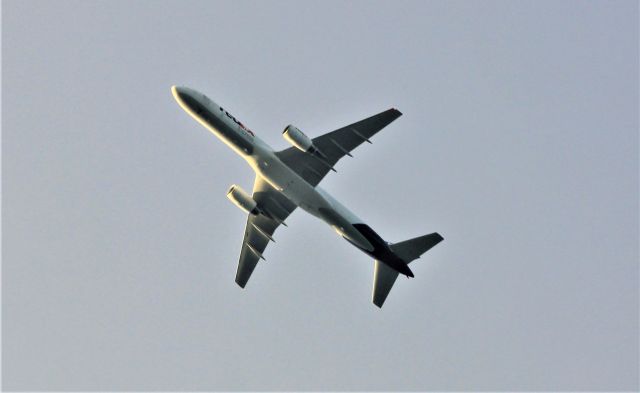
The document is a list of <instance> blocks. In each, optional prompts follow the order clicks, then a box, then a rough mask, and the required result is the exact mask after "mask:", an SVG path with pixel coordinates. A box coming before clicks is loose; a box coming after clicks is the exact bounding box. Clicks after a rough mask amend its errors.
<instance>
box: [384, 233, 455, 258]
mask: <svg viewBox="0 0 640 393" xmlns="http://www.w3.org/2000/svg"><path fill="white" fill-rule="evenodd" d="M442 240H444V238H443V237H442V236H440V234H439V233H437V232H434V233H431V234H429V235H424V236H420V237H416V238H414V239H411V240H405V241H403V242H400V243H395V244H391V245H390V247H391V250H392V251H393V253H394V254H396V255H397V256H399V257H400V258H402V259H403V260H404V261H405V262H406V263H409V262H411V261H413V260H414V259H418V258H420V255H422V254H424V253H425V252H427V251H429V250H430V249H431V248H432V247H433V246H435V245H436V244H438V243H440V242H441V241H442Z"/></svg>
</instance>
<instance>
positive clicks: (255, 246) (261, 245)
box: [236, 176, 296, 288]
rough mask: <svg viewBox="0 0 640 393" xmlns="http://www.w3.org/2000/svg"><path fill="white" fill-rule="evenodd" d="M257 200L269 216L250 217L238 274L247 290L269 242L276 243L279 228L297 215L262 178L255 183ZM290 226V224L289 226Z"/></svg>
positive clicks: (286, 201)
mask: <svg viewBox="0 0 640 393" xmlns="http://www.w3.org/2000/svg"><path fill="white" fill-rule="evenodd" d="M253 199H254V200H255V201H256V202H257V203H258V208H260V209H261V210H262V211H263V212H265V213H266V214H268V216H267V215H265V214H258V215H253V214H249V217H248V218H247V224H246V226H245V229H244V240H243V241H242V250H241V251H240V261H239V262H238V271H237V272H236V283H237V284H238V285H240V286H241V287H242V288H244V286H245V285H247V281H249V277H251V273H253V270H254V269H255V267H256V265H257V264H258V261H259V260H260V259H264V257H263V256H262V253H263V252H264V250H265V248H267V244H269V241H273V233H274V232H275V230H276V228H278V226H279V225H280V224H282V223H284V220H285V219H286V218H287V217H288V216H289V214H291V212H293V211H294V210H295V208H296V205H295V204H294V203H292V202H291V201H290V200H288V199H287V198H286V197H285V196H284V195H282V193H280V192H279V191H277V190H276V189H274V188H273V187H271V185H269V183H267V182H265V181H264V180H263V179H262V178H261V177H260V176H256V180H255V182H254V184H253ZM285 225H286V224H285Z"/></svg>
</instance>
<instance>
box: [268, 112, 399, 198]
mask: <svg viewBox="0 0 640 393" xmlns="http://www.w3.org/2000/svg"><path fill="white" fill-rule="evenodd" d="M401 115H402V113H400V111H399V110H397V109H389V110H386V111H384V112H381V113H378V114H377V115H373V116H371V117H369V118H366V119H364V120H360V121H358V122H356V123H353V124H350V125H348V126H346V127H342V128H339V129H337V130H335V131H332V132H329V133H326V134H324V135H321V136H319V137H316V138H313V145H314V146H315V147H316V148H317V149H318V150H319V151H321V152H322V153H323V154H324V155H325V156H326V159H320V158H318V157H317V156H314V155H312V154H309V153H306V152H303V151H300V150H298V149H297V148H296V147H290V148H288V149H285V150H282V151H279V152H277V153H276V155H277V156H278V158H280V160H281V161H282V162H284V163H285V164H286V165H287V166H288V167H289V168H291V169H293V171H295V172H296V173H297V174H298V175H300V177H302V178H303V179H304V180H306V181H307V182H308V183H309V184H311V185H312V186H314V187H315V186H317V185H318V183H320V180H322V179H323V178H324V177H325V176H326V174H327V173H329V171H330V170H331V169H332V168H333V166H334V165H335V164H336V163H337V162H338V160H340V159H341V158H342V157H344V156H345V155H349V156H350V155H351V151H352V150H353V149H355V148H356V147H358V146H360V145H361V144H362V143H363V142H365V141H366V142H369V143H371V141H370V140H369V138H371V137H372V136H374V135H375V134H376V133H377V132H378V131H380V130H382V129H383V128H384V127H386V126H388V125H389V124H390V123H391V122H392V121H394V120H395V119H397V118H398V117H400V116H401Z"/></svg>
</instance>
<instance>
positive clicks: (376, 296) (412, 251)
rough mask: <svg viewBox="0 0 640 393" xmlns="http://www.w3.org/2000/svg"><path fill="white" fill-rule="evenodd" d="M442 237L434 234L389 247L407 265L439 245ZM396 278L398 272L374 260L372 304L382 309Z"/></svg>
mask: <svg viewBox="0 0 640 393" xmlns="http://www.w3.org/2000/svg"><path fill="white" fill-rule="evenodd" d="M442 240H443V237H442V236H440V234H438V233H436V232H434V233H432V234H429V235H424V236H420V237H416V238H414V239H410V240H405V241H403V242H400V243H395V244H390V245H389V247H390V248H391V250H392V251H393V253H394V254H396V255H397V256H399V257H400V258H402V260H404V261H405V262H406V263H407V264H408V263H410V262H411V261H413V260H415V259H418V258H420V255H422V254H424V253H425V252H427V251H429V250H430V249H431V248H432V247H433V246H435V245H436V244H438V243H440V242H441V241H442ZM397 278H398V271H397V270H394V269H393V268H391V267H389V266H388V265H386V264H384V263H382V262H380V261H378V260H376V261H375V267H374V272H373V294H372V297H373V304H375V305H376V306H378V307H380V308H382V305H383V304H384V301H385V300H386V299H387V296H388V295H389V292H390V291H391V288H393V284H394V283H395V282H396V279H397Z"/></svg>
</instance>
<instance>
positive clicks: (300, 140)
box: [282, 125, 314, 152]
mask: <svg viewBox="0 0 640 393" xmlns="http://www.w3.org/2000/svg"><path fill="white" fill-rule="evenodd" d="M282 136H283V137H284V139H286V140H287V142H289V143H291V144H292V145H293V146H295V147H296V148H298V150H301V151H304V152H308V151H310V150H314V149H313V147H314V146H313V142H312V141H311V139H309V137H308V136H306V135H305V134H304V132H302V131H300V130H299V129H298V128H296V127H295V126H293V125H288V126H287V128H285V129H284V131H282Z"/></svg>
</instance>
